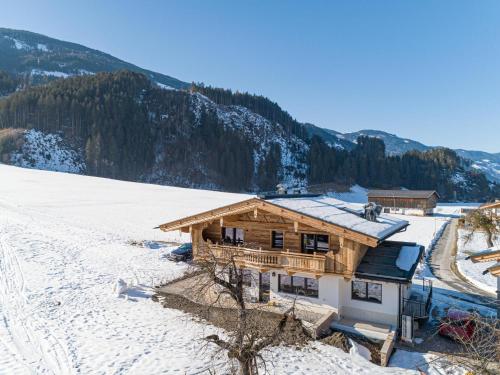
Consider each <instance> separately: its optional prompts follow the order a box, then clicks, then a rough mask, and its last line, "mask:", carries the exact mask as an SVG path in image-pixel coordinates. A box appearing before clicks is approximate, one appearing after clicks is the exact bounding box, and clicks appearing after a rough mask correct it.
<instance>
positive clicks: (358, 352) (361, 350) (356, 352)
mask: <svg viewBox="0 0 500 375" xmlns="http://www.w3.org/2000/svg"><path fill="white" fill-rule="evenodd" d="M349 343H350V344H351V349H349V354H350V355H352V356H360V357H362V358H364V359H366V360H367V361H371V359H372V353H371V352H370V350H369V349H368V348H367V347H366V346H363V345H361V344H358V343H357V342H356V341H354V340H352V339H349Z"/></svg>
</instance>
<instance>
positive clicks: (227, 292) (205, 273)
mask: <svg viewBox="0 0 500 375" xmlns="http://www.w3.org/2000/svg"><path fill="white" fill-rule="evenodd" d="M237 261H238V256H237V255H231V256H228V257H227V258H226V259H225V260H224V261H223V262H221V260H220V259H216V257H215V256H214V255H213V254H208V255H206V256H204V257H203V258H202V259H198V261H197V264H196V269H197V272H198V274H197V276H196V277H197V278H198V281H197V283H196V291H195V293H196V294H197V295H198V297H199V298H205V303H206V305H207V306H208V307H207V308H211V307H212V308H216V307H217V308H220V307H221V306H224V308H225V309H226V310H227V309H228V308H229V309H230V311H231V314H230V316H227V315H225V319H234V321H233V322H232V323H234V324H232V326H233V328H234V329H230V330H229V331H228V333H227V335H225V337H220V336H219V335H217V334H214V335H210V336H207V337H206V338H205V339H206V340H207V342H209V343H213V344H215V345H217V347H218V348H219V350H220V351H224V352H226V353H227V356H228V358H230V359H231V360H234V361H236V362H237V367H238V370H237V371H238V372H239V374H241V375H255V374H257V373H258V369H259V367H261V368H262V367H263V368H264V369H266V362H265V360H264V358H263V356H262V354H261V353H262V350H263V349H265V348H266V347H268V346H270V345H272V344H273V343H276V342H277V340H279V339H280V336H281V335H282V334H283V333H284V332H285V327H286V326H287V323H288V322H289V321H294V322H296V323H297V322H298V321H297V320H296V319H295V316H294V305H295V304H294V303H293V304H292V306H291V307H290V309H289V310H287V311H286V312H285V313H283V314H282V315H281V317H280V318H279V319H269V315H270V313H269V312H266V311H264V310H261V309H259V308H258V307H256V306H255V305H253V306H249V305H251V304H249V303H247V298H246V297H245V294H246V293H245V284H248V282H249V280H248V273H245V271H244V269H242V268H240V267H239V266H238V264H237ZM226 323H227V322H226ZM298 323H299V324H300V322H298ZM220 351H219V353H220Z"/></svg>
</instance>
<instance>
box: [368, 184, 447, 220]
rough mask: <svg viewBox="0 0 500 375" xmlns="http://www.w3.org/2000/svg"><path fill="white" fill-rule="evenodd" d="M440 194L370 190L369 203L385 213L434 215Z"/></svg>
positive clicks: (416, 191) (427, 191)
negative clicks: (372, 203)
mask: <svg viewBox="0 0 500 375" xmlns="http://www.w3.org/2000/svg"><path fill="white" fill-rule="evenodd" d="M438 199H439V194H438V193H437V192H436V191H435V190H370V191H369V192H368V201H369V202H374V203H377V204H378V205H380V206H382V207H383V211H384V213H391V214H402V215H417V216H425V215H432V213H433V211H434V208H435V207H436V204H437V201H438Z"/></svg>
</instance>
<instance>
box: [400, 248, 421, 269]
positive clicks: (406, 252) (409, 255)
mask: <svg viewBox="0 0 500 375" xmlns="http://www.w3.org/2000/svg"><path fill="white" fill-rule="evenodd" d="M419 255H420V246H403V247H401V250H400V251H399V255H398V259H396V267H398V268H399V269H400V270H403V271H409V270H411V268H412V267H413V265H414V264H415V262H416V261H417V260H418V257H419Z"/></svg>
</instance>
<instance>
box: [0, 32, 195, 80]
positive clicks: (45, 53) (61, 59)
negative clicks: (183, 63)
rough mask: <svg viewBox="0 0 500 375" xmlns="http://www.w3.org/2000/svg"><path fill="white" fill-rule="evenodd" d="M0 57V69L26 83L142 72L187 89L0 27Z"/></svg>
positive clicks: (101, 55) (95, 54)
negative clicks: (116, 72)
mask: <svg viewBox="0 0 500 375" xmlns="http://www.w3.org/2000/svg"><path fill="white" fill-rule="evenodd" d="M0 54H1V55H2V59H0V70H3V71H5V72H8V73H10V74H13V75H15V76H22V77H23V78H24V79H25V80H28V82H29V83H44V82H47V81H49V80H50V79H55V78H64V77H65V76H66V77H67V76H70V75H85V74H95V73H98V72H103V71H107V72H110V71H116V70H120V69H127V70H130V71H135V72H138V73H142V74H144V75H146V76H148V77H149V78H150V79H152V80H153V81H156V82H157V83H158V84H160V85H165V86H168V87H172V88H175V89H186V88H188V87H189V84H188V83H187V82H183V81H181V80H178V79H176V78H174V77H171V76H168V75H165V74H162V73H157V72H153V71H151V70H147V69H143V68H140V67H138V66H136V65H134V64H131V63H128V62H126V61H123V60H121V59H118V58H116V57H114V56H112V55H110V54H108V53H105V52H102V51H99V50H96V49H93V48H89V47H86V46H84V45H81V44H77V43H73V42H67V41H62V40H59V39H55V38H51V37H49V36H46V35H42V34H38V33H34V32H31V31H24V30H13V29H7V28H0Z"/></svg>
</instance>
